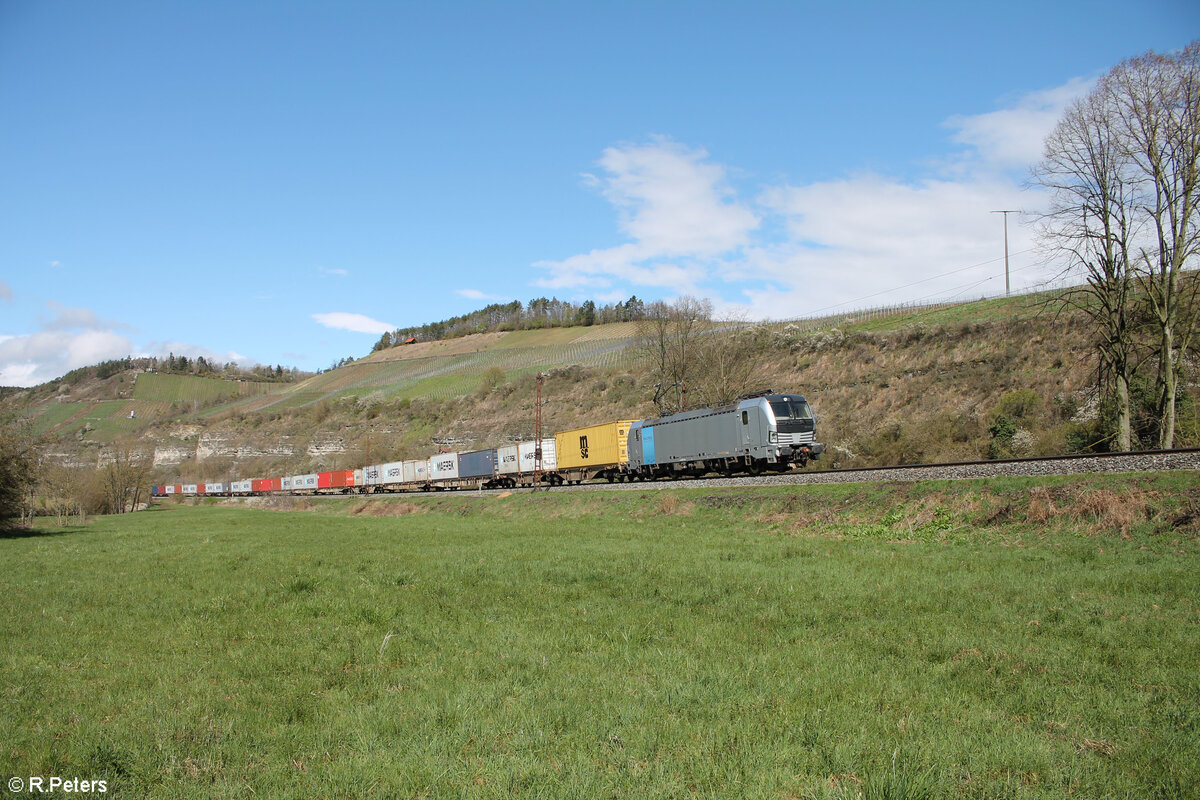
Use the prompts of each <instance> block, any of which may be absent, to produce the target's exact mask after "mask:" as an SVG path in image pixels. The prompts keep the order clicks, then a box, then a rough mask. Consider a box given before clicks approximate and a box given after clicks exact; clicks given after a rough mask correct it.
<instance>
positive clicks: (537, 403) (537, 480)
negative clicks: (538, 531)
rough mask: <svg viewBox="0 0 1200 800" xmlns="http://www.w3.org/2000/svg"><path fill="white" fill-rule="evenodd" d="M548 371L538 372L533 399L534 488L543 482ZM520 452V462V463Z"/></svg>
mask: <svg viewBox="0 0 1200 800" xmlns="http://www.w3.org/2000/svg"><path fill="white" fill-rule="evenodd" d="M545 377H546V373H544V372H539V373H538V374H537V395H536V396H535V398H534V401H533V490H534V491H535V492H536V491H537V490H538V488H539V487H540V486H541V483H542V380H543V379H544V378H545ZM519 459H520V454H518V462H517V463H518V464H519V463H520V461H519Z"/></svg>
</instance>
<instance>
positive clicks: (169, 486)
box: [167, 483, 175, 494]
mask: <svg viewBox="0 0 1200 800" xmlns="http://www.w3.org/2000/svg"><path fill="white" fill-rule="evenodd" d="M167 494H175V484H173V483H168V484H167Z"/></svg>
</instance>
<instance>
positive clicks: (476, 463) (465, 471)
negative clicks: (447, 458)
mask: <svg viewBox="0 0 1200 800" xmlns="http://www.w3.org/2000/svg"><path fill="white" fill-rule="evenodd" d="M495 474H496V451H495V450H473V451H471V452H470V453H459V454H458V477H460V478H490V477H492V476H493V475H495Z"/></svg>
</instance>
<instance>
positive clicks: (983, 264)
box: [802, 247, 1045, 317]
mask: <svg viewBox="0 0 1200 800" xmlns="http://www.w3.org/2000/svg"><path fill="white" fill-rule="evenodd" d="M1035 249H1036V248H1033V247H1030V248H1027V249H1025V250H1019V251H1017V252H1015V253H1013V254H1012V255H1018V256H1019V255H1023V254H1025V253H1031V252H1033V251H1034V250H1035ZM1003 260H1004V257H1003V256H1000V257H998V258H989V259H988V260H986V261H980V262H978V263H976V264H970V265H968V266H965V267H959V268H957V269H952V270H950V271H948V272H943V273H940V274H938V275H930V276H929V277H928V278H921V279H920V280H916V281H912V282H911V283H906V284H903V285H901V286H893V287H892V288H890V289H882V290H880V291H878V292H872V293H871V294H866V295H863V296H862V297H856V298H854V299H852V300H846V301H843V302H841V303H835V304H833V305H830V306H824V307H823V308H818V309H815V310H813V311H811V312H809V313H808V314H804V315H802V317H816V316H819V315H820V314H822V313H824V312H829V311H834V310H836V309H839V308H843V307H845V306H851V305H853V304H855V303H861V302H863V301H864V300H870V299H871V298H872V297H879V296H880V295H889V294H894V293H895V292H900V291H903V290H905V289H909V288H912V287H913V286H920V285H921V284H922V283H928V282H929V281H935V280H937V279H939V278H945V277H948V276H950V275H957V274H959V273H960V272H967V271H969V270H973V269H979V268H980V267H986V266H987V265H988V264H995V263H996V262H997V261H1003ZM1042 263H1045V262H1042ZM1035 266H1040V265H1035ZM1023 269H1028V267H1020V268H1018V269H1016V270H1013V271H1014V272H1019V271H1021V270H1023ZM991 279H992V278H991V277H989V278H988V279H987V280H991Z"/></svg>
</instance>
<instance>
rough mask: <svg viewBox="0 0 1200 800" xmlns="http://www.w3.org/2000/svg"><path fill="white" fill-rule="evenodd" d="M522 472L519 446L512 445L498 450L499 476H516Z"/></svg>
mask: <svg viewBox="0 0 1200 800" xmlns="http://www.w3.org/2000/svg"><path fill="white" fill-rule="evenodd" d="M520 471H521V460H520V454H519V451H518V449H517V445H515V444H510V445H505V446H504V447H497V448H496V473H497V474H498V475H515V474H517V473H518V472H520Z"/></svg>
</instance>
